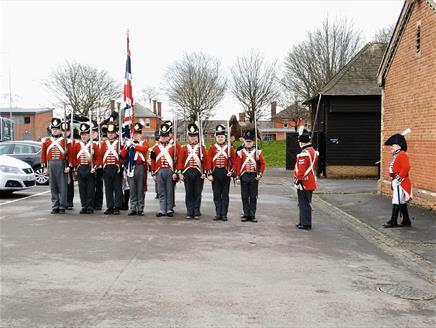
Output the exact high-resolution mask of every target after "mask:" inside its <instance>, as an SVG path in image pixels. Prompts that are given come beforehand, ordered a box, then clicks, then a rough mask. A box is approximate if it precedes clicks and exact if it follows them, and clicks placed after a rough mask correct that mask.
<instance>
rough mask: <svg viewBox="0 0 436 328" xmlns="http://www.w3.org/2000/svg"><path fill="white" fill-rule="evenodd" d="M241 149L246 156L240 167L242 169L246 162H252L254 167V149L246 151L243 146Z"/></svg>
mask: <svg viewBox="0 0 436 328" xmlns="http://www.w3.org/2000/svg"><path fill="white" fill-rule="evenodd" d="M242 151H243V152H244V154H245V156H246V158H245V161H244V163H242V166H241V169H243V168H244V167H245V165H247V164H248V162H252V163H253V165H254V167H256V165H257V164H256V160H255V159H254V155H255V154H256V150H254V151H252V152H250V153H249V152H248V151H247V150H246V149H245V148H244V149H242ZM259 155H260V151H259Z"/></svg>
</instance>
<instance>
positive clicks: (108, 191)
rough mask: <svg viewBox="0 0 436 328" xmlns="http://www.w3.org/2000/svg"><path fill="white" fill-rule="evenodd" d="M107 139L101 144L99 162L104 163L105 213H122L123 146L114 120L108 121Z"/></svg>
mask: <svg viewBox="0 0 436 328" xmlns="http://www.w3.org/2000/svg"><path fill="white" fill-rule="evenodd" d="M106 133H107V140H105V141H104V142H102V144H101V146H100V152H99V155H100V160H99V163H102V165H103V175H104V191H105V195H106V207H107V209H106V211H105V212H104V214H115V215H119V214H120V208H121V206H122V193H123V191H122V185H121V184H122V181H121V180H122V173H121V155H120V149H121V148H122V146H121V144H120V141H119V140H118V138H117V137H118V136H117V126H116V125H115V123H114V122H113V121H109V122H108V123H107V132H106Z"/></svg>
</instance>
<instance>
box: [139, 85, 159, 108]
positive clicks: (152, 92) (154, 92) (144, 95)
mask: <svg viewBox="0 0 436 328" xmlns="http://www.w3.org/2000/svg"><path fill="white" fill-rule="evenodd" d="M158 97H159V90H158V89H157V88H155V87H151V86H148V87H145V88H142V89H141V98H140V99H141V100H142V101H144V102H145V103H148V104H151V101H152V100H155V99H157V98H158Z"/></svg>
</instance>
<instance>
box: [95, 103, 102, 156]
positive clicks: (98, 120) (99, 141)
mask: <svg viewBox="0 0 436 328" xmlns="http://www.w3.org/2000/svg"><path fill="white" fill-rule="evenodd" d="M96 121H97V133H98V148H100V145H101V136H100V134H101V127H100V107H98V108H97V119H96Z"/></svg>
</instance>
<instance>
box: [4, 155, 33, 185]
mask: <svg viewBox="0 0 436 328" xmlns="http://www.w3.org/2000/svg"><path fill="white" fill-rule="evenodd" d="M35 181H36V178H35V172H34V171H33V169H32V167H31V166H30V165H29V164H27V163H25V162H23V161H21V160H19V159H16V158H13V157H11V156H7V155H0V191H1V192H2V193H12V192H14V191H17V190H23V189H28V188H30V187H33V186H34V185H35Z"/></svg>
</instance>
